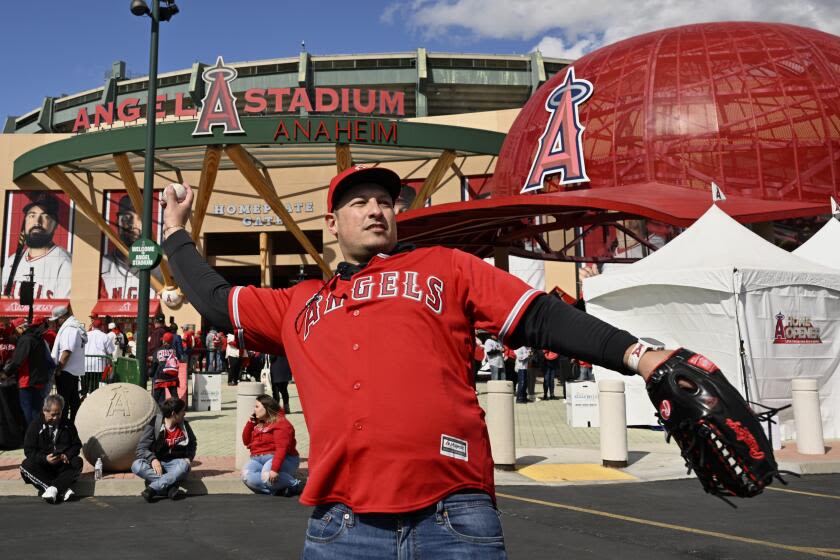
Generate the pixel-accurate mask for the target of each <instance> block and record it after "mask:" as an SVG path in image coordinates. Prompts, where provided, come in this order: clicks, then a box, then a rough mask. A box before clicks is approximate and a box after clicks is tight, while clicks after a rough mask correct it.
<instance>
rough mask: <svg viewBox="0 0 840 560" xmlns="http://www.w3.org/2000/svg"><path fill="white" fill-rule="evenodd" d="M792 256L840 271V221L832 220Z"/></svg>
mask: <svg viewBox="0 0 840 560" xmlns="http://www.w3.org/2000/svg"><path fill="white" fill-rule="evenodd" d="M793 254H794V255H796V256H798V257H802V258H804V259H808V260H809V261H814V262H816V263H820V264H822V265H824V266H828V267H831V268H838V269H840V220H838V219H836V218H832V219H830V220H828V222H827V223H826V224H825V225H824V226H823V227H821V228H820V230H819V231H818V232H817V233H815V234H814V235H812V236H811V239H809V240H808V241H806V242H805V243H803V244H802V245H801V246H800V247H799V248H798V249H796V250H795V251H793Z"/></svg>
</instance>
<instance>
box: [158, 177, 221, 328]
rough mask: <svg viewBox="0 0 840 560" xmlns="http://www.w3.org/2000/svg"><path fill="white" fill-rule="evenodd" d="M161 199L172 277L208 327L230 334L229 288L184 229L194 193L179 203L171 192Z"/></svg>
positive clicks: (165, 248)
mask: <svg viewBox="0 0 840 560" xmlns="http://www.w3.org/2000/svg"><path fill="white" fill-rule="evenodd" d="M163 197H164V200H165V202H166V207H165V208H164V211H163V237H164V240H163V244H162V247H163V250H164V252H165V253H166V256H167V257H168V258H169V267H170V268H171V269H172V275H173V276H174V277H175V280H177V282H178V286H180V288H181V290H182V291H183V292H184V294H185V295H186V296H187V299H189V301H190V303H191V304H192V305H193V307H195V308H196V309H197V310H198V312H199V313H201V315H202V316H203V317H204V318H205V319H206V320H207V321H208V322H209V323H210V324H211V325H215V326H217V327H220V328H222V329H223V330H225V331H228V332H230V331H231V330H233V325H232V322H231V320H230V313H229V312H228V295H229V294H230V290H231V286H230V284H229V283H228V281H227V280H225V279H224V278H223V277H222V276H221V275H220V274H219V273H218V272H216V271H215V270H214V269H213V267H211V266H210V265H209V264H207V261H205V260H204V257H202V256H201V255H200V254H199V252H198V249H196V246H195V243H194V242H193V240H192V238H191V237H190V236H189V235H188V234H187V232H186V230H185V229H184V226H185V225H186V223H187V221H188V220H189V217H190V212H191V211H192V202H193V191H192V189H191V188H189V187H187V196H186V198H185V199H184V200H183V201H182V202H178V201H177V199H176V198H175V193H174V192H173V191H172V189H169V188H167V189H165V190H164V191H163Z"/></svg>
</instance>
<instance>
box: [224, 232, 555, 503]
mask: <svg viewBox="0 0 840 560" xmlns="http://www.w3.org/2000/svg"><path fill="white" fill-rule="evenodd" d="M321 288H322V283H321V282H319V281H306V282H302V283H300V284H298V285H296V286H294V287H292V288H289V289H286V290H274V289H270V288H256V287H252V286H249V287H236V288H234V289H233V290H231V293H230V297H229V301H228V307H229V312H230V317H231V319H232V322H233V324H234V326H235V328H236V329H241V331H240V332H241V333H242V334H243V335H244V340H245V346H246V348H248V349H251V350H258V351H260V352H266V353H270V354H286V355H287V356H288V358H289V362H290V364H291V368H292V371H293V372H294V374H295V382H296V383H297V387H298V391H299V394H300V398H301V403H302V406H303V410H304V414H305V417H306V424H307V427H308V429H309V433H310V436H311V437H310V441H311V446H310V453H309V469H310V476H309V479H308V481H307V484H306V489H305V491H304V493H303V496H302V497H301V501H302V502H303V503H304V504H307V505H317V504H324V503H329V502H341V503H344V504H347V505H348V506H350V507H351V508H353V510H354V511H357V512H360V513H363V512H383V513H389V512H390V513H396V512H404V511H411V510H415V509H419V508H423V507H426V506H428V505H431V504H434V503H435V502H437V501H438V500H440V499H442V498H443V497H444V496H446V495H448V494H450V493H452V492H456V491H458V490H461V489H465V488H476V489H481V490H484V491H486V492H488V493H489V494H490V495H491V496H492V495H494V483H493V460H492V458H491V454H490V442H489V438H488V435H487V427H486V425H485V423H484V411H483V410H482V409H481V408H480V407H479V405H478V400H477V398H476V395H475V391H474V389H473V386H472V350H473V344H474V342H473V339H474V336H475V334H474V333H475V329H476V328H481V329H485V330H488V331H492V332H498V333H499V336H500V338H501V339H503V340H504V338H505V337H506V336H507V335H509V334H510V333H511V332H512V331H513V330H514V329H515V327H516V325H517V322H518V321H519V319H520V318H521V316H522V314H523V313H524V311H525V309H526V308H527V307H528V305H529V304H530V302H531V300H533V298H534V297H536V296H537V295H538V294H539V293H541V292H539V291H537V290H534V289H531V287H530V286H528V285H527V284H525V283H524V282H522V281H521V280H519V279H518V278H516V277H514V276H511V275H510V274H507V273H505V272H503V271H501V270H498V269H496V268H494V267H493V266H491V265H488V264H487V263H485V262H483V261H482V260H480V259H478V258H475V257H473V256H471V255H468V254H466V253H463V252H461V251H456V250H451V249H444V248H441V247H433V248H427V249H417V250H414V251H410V252H406V253H399V254H396V255H392V256H388V255H383V254H380V255H378V256H376V257H374V258H373V259H372V260H371V262H370V263H369V264H368V265H367V267H365V268H364V269H363V270H362V271H360V272H358V273H357V274H355V275H354V276H353V277H352V278H351V279H350V280H347V281H345V280H342V279H340V278H334V279H333V280H332V281H330V282H329V284H327V285H326V286H324V288H323V289H321Z"/></svg>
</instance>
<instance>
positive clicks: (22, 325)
mask: <svg viewBox="0 0 840 560" xmlns="http://www.w3.org/2000/svg"><path fill="white" fill-rule="evenodd" d="M27 326H28V325H27V324H26V319H23V318H20V319H14V320H13V321H12V327H13V328H16V329H26V327H27Z"/></svg>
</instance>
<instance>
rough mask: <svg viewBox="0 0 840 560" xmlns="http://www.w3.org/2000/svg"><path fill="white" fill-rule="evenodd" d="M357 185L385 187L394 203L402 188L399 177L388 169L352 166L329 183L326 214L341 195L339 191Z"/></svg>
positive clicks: (331, 209)
mask: <svg viewBox="0 0 840 560" xmlns="http://www.w3.org/2000/svg"><path fill="white" fill-rule="evenodd" d="M359 183H374V184H376V185H381V186H383V187H385V190H387V191H388V193H389V194H390V195H391V198H392V199H393V200H394V201H396V200H397V197H398V196H400V189H401V188H402V182H401V181H400V176H399V175H397V174H396V173H395V172H393V171H391V170H390V169H387V168H385V167H367V166H364V165H353V166H351V167H349V168H348V169H345V170H344V171H342V172H341V173H339V174H338V175H336V176H335V177H333V178H332V181H330V190H329V191H327V212H332V211H333V207H334V204H335V201H336V198H338V195H340V194H341V191H343V190H345V189H347V188H348V187H352V186H353V185H358V184H359Z"/></svg>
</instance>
